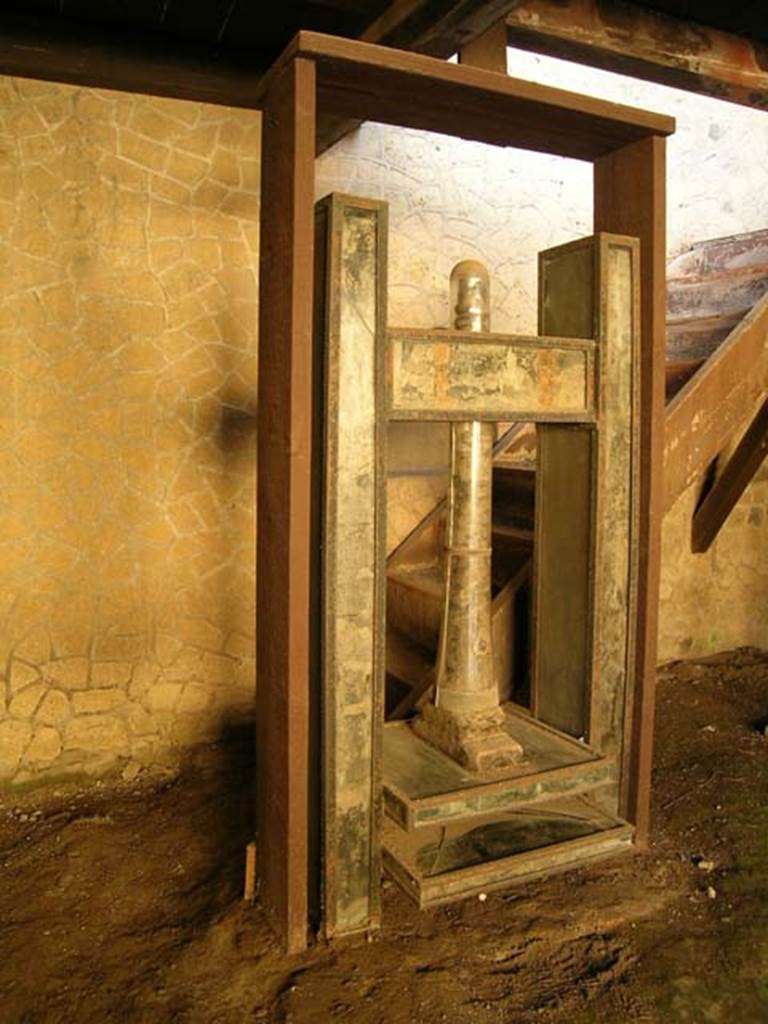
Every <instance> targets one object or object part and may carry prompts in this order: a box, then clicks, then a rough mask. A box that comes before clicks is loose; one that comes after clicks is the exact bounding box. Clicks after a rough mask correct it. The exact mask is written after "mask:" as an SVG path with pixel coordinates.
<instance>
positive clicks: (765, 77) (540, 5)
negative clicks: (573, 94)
mask: <svg viewBox="0 0 768 1024" xmlns="http://www.w3.org/2000/svg"><path fill="white" fill-rule="evenodd" d="M691 10H692V12H695V10H696V5H694V6H693V7H692V8H691ZM507 38H508V40H509V44H510V46H516V47H519V48H521V49H525V50H534V51H536V52H537V53H543V54H547V55H549V56H552V57H562V58H564V59H566V60H573V61H578V62H579V63H582V64H589V65H592V66H594V67H601V68H604V69H606V70H608V71H615V72H618V73H619V74H624V75H632V76H634V77H635V78H644V79H647V80H649V81H652V82H659V83H661V84H663V85H670V86H674V87H675V88H678V89H687V90H688V91H690V92H698V93H703V94H705V95H708V96H716V97H717V98H718V99H721V100H731V101H732V102H734V103H741V104H743V105H745V106H748V107H757V108H758V109H767V108H768V67H766V62H765V56H764V53H762V52H761V50H759V49H758V47H757V44H754V43H752V42H751V41H750V40H749V39H746V38H744V37H742V36H735V35H731V34H729V33H727V32H722V31H719V30H718V29H713V28H709V27H707V26H705V25H702V24H700V23H698V22H696V21H694V20H683V19H680V18H673V17H670V16H669V15H665V14H659V13H656V12H655V11H649V10H647V9H646V8H645V7H644V6H643V7H640V6H638V5H636V4H633V3H625V2H616V0H607V2H606V0H520V2H519V3H517V4H515V6H514V8H513V9H512V10H511V11H510V13H509V14H508V15H507Z"/></svg>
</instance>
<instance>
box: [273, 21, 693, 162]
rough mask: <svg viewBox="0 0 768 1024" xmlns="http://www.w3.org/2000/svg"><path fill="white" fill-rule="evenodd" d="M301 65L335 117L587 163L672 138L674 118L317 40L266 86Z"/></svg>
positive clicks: (364, 46) (308, 38)
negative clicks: (312, 73) (306, 64)
mask: <svg viewBox="0 0 768 1024" xmlns="http://www.w3.org/2000/svg"><path fill="white" fill-rule="evenodd" d="M297 57H306V58H307V59H310V60H314V61H316V63H317V81H318V110H320V111H324V112H325V113H326V114H331V115H332V116H333V117H334V118H338V117H342V118H359V119H370V120H373V121H383V122H385V123H388V124H396V125H398V126H401V127H408V128H419V129H423V130H425V131H434V132H443V133H445V134H448V135H453V136H456V137H459V138H465V139H474V140H475V141H477V142H486V143H490V144H491V145H498V146H515V147H517V148H520V149H532V150H536V151H539V152H544V153H552V154H554V155H557V156H567V157H573V158H575V159H581V160H590V161H592V160H595V159H596V158H597V157H599V156H601V155H605V154H607V153H610V152H612V151H614V150H616V149H618V148H621V147H622V146H625V145H628V144H630V143H632V142H637V141H639V140H641V139H645V138H648V137H649V136H652V135H670V134H671V133H672V132H673V131H674V130H675V121H674V118H671V117H667V116H665V115H662V114H654V113H652V112H650V111H647V110H640V109H638V108H636V107H628V106H624V105H622V104H619V103H609V102H607V101H605V100H598V99H594V98H593V97H591V96H582V95H579V94H577V93H572V92H567V91H565V90H563V89H555V88H551V87H549V86H544V85H538V84H535V83H533V82H525V81H522V80H520V79H515V78H509V77H507V76H506V75H499V74H496V73H494V72H492V71H484V70H480V69H476V68H473V67H467V66H462V65H457V64H451V63H447V62H445V61H440V60H434V59H432V58H430V57H424V56H422V55H421V54H416V53H405V52H403V51H400V50H390V49H388V48H387V47H383V46H371V45H370V44H368V43H361V42H356V41H353V40H349V39H339V38H337V37H335V36H327V35H321V34H320V33H316V32H300V33H299V34H298V35H297V36H296V37H295V39H294V40H293V42H292V43H291V45H290V46H289V47H288V48H287V49H286V51H285V52H284V54H283V56H282V57H281V58H280V60H279V61H278V62H277V63H276V64H275V65H274V67H273V70H272V71H271V72H270V74H269V75H267V77H266V80H265V86H264V88H265V89H266V88H268V84H269V81H270V80H271V77H272V76H273V75H275V74H278V73H279V71H280V69H281V68H282V67H284V66H285V65H286V64H287V63H289V62H290V61H291V60H294V59H295V58H297Z"/></svg>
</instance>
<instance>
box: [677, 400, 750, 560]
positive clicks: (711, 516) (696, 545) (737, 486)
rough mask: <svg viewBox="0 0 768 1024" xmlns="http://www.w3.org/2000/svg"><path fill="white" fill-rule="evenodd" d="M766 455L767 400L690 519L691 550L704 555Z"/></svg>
mask: <svg viewBox="0 0 768 1024" xmlns="http://www.w3.org/2000/svg"><path fill="white" fill-rule="evenodd" d="M766 454H768V400H766V401H764V402H763V404H762V405H761V406H760V410H759V412H758V413H757V415H756V416H755V418H754V419H753V420H752V422H751V423H750V425H749V427H747V430H746V433H745V434H744V436H743V437H742V439H741V440H740V441H739V443H738V445H737V446H736V449H735V451H734V452H733V454H732V455H731V457H730V459H729V460H728V462H727V463H726V465H725V467H724V468H723V470H722V472H720V473H719V474H718V476H717V478H716V480H715V482H714V484H713V486H712V489H711V490H710V491H709V492H708V493H707V495H706V496H705V498H704V500H703V501H702V503H701V505H699V507H698V508H697V509H696V513H695V515H694V517H693V531H692V540H691V547H692V549H693V551H696V552H702V551H707V550H708V549H709V547H710V546H711V544H712V542H713V541H714V540H715V538H716V537H717V535H718V533H719V532H720V529H721V527H722V526H723V524H724V523H725V521H726V519H727V518H728V516H729V515H730V513H731V511H732V510H733V508H734V506H735V505H736V502H737V501H738V500H739V498H740V497H741V496H742V494H743V493H744V491H745V490H746V487H747V485H748V484H749V482H750V481H751V480H752V478H753V476H754V475H755V473H756V472H757V471H758V469H759V468H760V466H761V465H762V464H763V461H764V460H765V456H766Z"/></svg>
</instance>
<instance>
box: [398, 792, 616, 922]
mask: <svg viewBox="0 0 768 1024" xmlns="http://www.w3.org/2000/svg"><path fill="white" fill-rule="evenodd" d="M559 815H562V816H563V827H564V828H566V829H568V830H570V831H571V834H572V835H573V836H574V838H570V839H568V840H565V841H561V842H557V841H553V839H552V836H553V834H555V833H556V830H557V828H558V821H557V819H558V817H559ZM516 818H517V819H518V820H519V821H520V824H521V825H522V827H523V830H524V831H525V832H527V835H525V838H523V835H522V834H521V842H520V845H519V847H518V848H517V849H516V848H515V845H514V843H510V847H509V855H508V856H500V857H499V858H498V859H496V860H492V861H485V862H481V863H478V862H477V861H475V862H474V863H472V862H471V859H470V863H469V864H468V865H467V866H464V867H462V866H460V865H457V866H455V867H453V869H450V868H445V869H443V870H439V869H438V870H435V869H434V868H432V869H431V870H430V868H429V867H428V866H427V864H428V861H429V857H430V855H431V854H432V853H433V851H434V850H435V849H437V848H438V846H440V845H441V844H444V845H442V846H441V849H442V850H443V851H447V850H448V849H449V848H450V847H455V848H457V849H458V850H466V851H467V853H468V854H470V857H471V852H472V849H473V840H472V837H471V836H470V837H468V838H467V839H463V838H462V837H463V836H466V835H467V833H469V832H476V830H478V829H481V828H486V829H487V828H488V826H490V829H491V830H493V828H494V825H496V824H497V823H499V824H507V823H509V822H510V821H512V820H514V819H516ZM537 832H538V833H539V837H538V838H537V837H536V833H537ZM579 832H580V833H581V834H579ZM490 835H491V836H492V835H493V831H491V832H490ZM633 836H634V829H633V828H632V826H630V825H627V824H625V823H623V822H619V821H617V820H616V819H615V818H612V817H610V816H609V815H605V814H602V813H601V812H600V811H599V810H598V809H597V807H595V806H591V805H590V804H589V802H588V800H587V798H582V799H578V798H570V799H568V798H565V799H562V800H552V801H550V802H548V803H545V804H542V805H540V806H538V807H537V805H535V804H534V805H533V806H532V807H530V808H529V809H527V810H526V809H524V810H521V811H519V812H516V813H515V814H510V815H498V814H497V815H495V816H494V815H487V816H486V817H485V818H480V819H479V820H478V819H474V818H473V819H471V820H470V822H468V823H467V824H463V823H455V824H449V825H447V826H434V827H433V828H432V829H429V828H425V829H419V830H415V831H412V832H404V831H403V830H402V829H400V827H399V826H398V825H397V824H395V822H393V821H387V820H386V819H385V824H384V866H385V868H386V870H387V871H388V872H389V873H390V874H391V875H392V877H393V878H395V879H396V880H397V881H398V882H399V883H400V884H401V886H402V887H403V889H404V890H405V892H406V893H408V894H409V895H410V896H411V898H412V899H414V900H415V901H416V903H417V904H418V905H419V906H420V907H422V908H425V907H430V906H437V905H439V904H441V903H447V902H450V901H451V900H455V899H458V898H467V897H468V896H472V895H476V894H477V893H480V892H486V893H487V892H493V891H494V890H495V889H499V888H506V887H508V886H509V885H510V884H512V883H513V882H515V881H522V880H528V879H530V878H534V877H537V876H539V875H543V874H549V873H551V872H552V871H557V870H563V869H565V868H566V867H568V866H571V865H575V864H583V863H585V862H589V861H591V860H597V859H600V858H603V857H606V856H610V855H612V854H615V853H619V852H622V851H626V850H629V849H630V848H631V844H632V839H633ZM457 840H458V842H457ZM490 841H491V842H493V839H491V840H490ZM494 845H495V846H497V847H498V840H497V841H496V842H495V844H494ZM447 859H448V858H447V856H446V855H445V854H444V855H443V860H447Z"/></svg>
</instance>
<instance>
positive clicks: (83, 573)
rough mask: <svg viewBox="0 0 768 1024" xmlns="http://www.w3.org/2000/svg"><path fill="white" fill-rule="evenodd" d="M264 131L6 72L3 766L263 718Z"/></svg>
mask: <svg viewBox="0 0 768 1024" xmlns="http://www.w3.org/2000/svg"><path fill="white" fill-rule="evenodd" d="M259 145H260V123H259V117H258V115H257V114H255V113H251V112H247V111H232V110H227V109H223V108H217V107H208V106H205V105H200V104H192V103H183V102H176V101H164V100H154V99H147V98H140V97H133V96H129V95H123V94H119V93H109V92H101V91H94V90H84V89H76V88H72V87H68V86H59V85H52V84H44V83H35V82H30V81H24V80H20V79H19V80H14V79H10V78H2V79H0V150H1V152H2V165H1V166H0V253H1V258H2V264H1V267H2V275H1V278H0V282H1V283H0V388H1V389H2V401H1V402H0V474H1V476H2V481H3V486H2V489H1V490H0V647H1V648H2V654H1V656H0V671H2V681H0V781H2V780H9V779H12V780H15V781H16V782H22V781H25V780H29V779H32V778H34V777H35V776H36V775H37V774H39V773H41V772H43V771H46V772H48V773H49V774H52V775H58V774H62V773H64V772H72V771H78V772H79V771H88V772H98V771H102V770H104V769H105V768H106V767H109V766H110V765H114V763H115V761H116V760H118V761H125V762H127V761H129V759H135V760H138V761H140V762H145V761H152V760H154V759H156V758H158V757H163V756H166V755H167V754H168V752H169V751H172V750H175V749H178V748H180V747H183V746H184V745H186V744H188V743H191V742H194V741H196V740H199V739H202V738H213V737H216V736H218V735H220V733H221V731H222V730H223V729H225V728H227V724H228V722H229V721H230V720H231V719H232V718H233V717H234V718H237V717H238V716H240V715H242V714H244V713H248V714H250V713H251V712H252V698H253V691H254V622H255V609H254V493H255V485H254V475H255V436H254V434H255V412H256V410H255V387H256V315H255V314H256V298H257V296H256V274H255V269H256V266H257V258H258V202H259V194H258V190H259Z"/></svg>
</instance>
